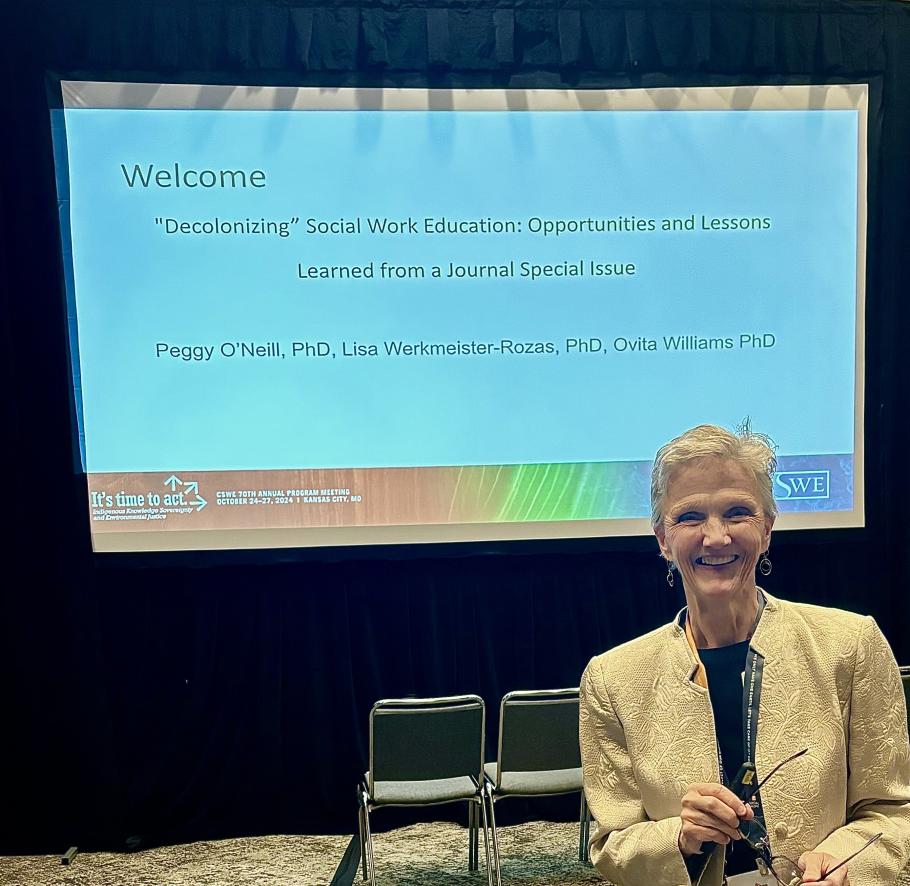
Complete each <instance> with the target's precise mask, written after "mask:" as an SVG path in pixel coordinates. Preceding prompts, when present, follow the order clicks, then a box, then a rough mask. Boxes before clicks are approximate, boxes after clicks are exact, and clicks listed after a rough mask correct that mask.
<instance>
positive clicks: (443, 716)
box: [368, 695, 486, 794]
mask: <svg viewBox="0 0 910 886" xmlns="http://www.w3.org/2000/svg"><path fill="white" fill-rule="evenodd" d="M485 726H486V712H485V709H484V704H483V699H482V698H481V697H480V696H479V695H450V696H445V697H443V698H387V699H383V700H382V701H377V702H376V704H374V705H373V710H372V711H370V775H369V778H370V783H369V785H368V789H369V791H370V794H372V793H373V784H374V783H375V782H377V781H426V780H429V779H435V778H456V777H458V776H465V775H468V776H471V777H472V778H474V779H476V780H477V781H478V783H481V782H482V779H483V743H484V729H485Z"/></svg>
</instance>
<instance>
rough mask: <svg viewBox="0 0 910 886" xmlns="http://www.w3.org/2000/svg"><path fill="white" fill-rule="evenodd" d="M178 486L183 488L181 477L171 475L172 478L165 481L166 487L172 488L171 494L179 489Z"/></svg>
mask: <svg viewBox="0 0 910 886" xmlns="http://www.w3.org/2000/svg"><path fill="white" fill-rule="evenodd" d="M177 484H180V485H181V486H183V480H181V479H180V478H179V477H175V476H174V475H173V474H171V476H170V477H168V478H167V480H165V481H164V485H165V486H170V487H171V492H173V491H174V490H175V489H176V488H177Z"/></svg>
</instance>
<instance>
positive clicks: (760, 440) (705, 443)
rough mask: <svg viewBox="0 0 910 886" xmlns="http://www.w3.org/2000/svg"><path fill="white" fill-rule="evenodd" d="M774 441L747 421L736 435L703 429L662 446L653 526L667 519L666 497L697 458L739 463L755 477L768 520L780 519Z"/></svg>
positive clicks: (713, 428)
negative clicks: (679, 471) (674, 477)
mask: <svg viewBox="0 0 910 886" xmlns="http://www.w3.org/2000/svg"><path fill="white" fill-rule="evenodd" d="M775 448H776V447H775V445H774V441H773V440H772V439H771V438H770V437H768V436H766V435H765V434H758V433H756V432H755V431H753V430H752V428H751V427H750V426H749V422H748V420H747V421H744V422H743V423H742V425H740V427H738V428H737V429H736V430H735V431H733V432H731V431H728V430H727V429H726V428H720V427H717V425H699V426H698V427H696V428H692V429H691V430H688V431H686V432H685V433H684V434H680V435H679V436H678V437H676V438H675V439H673V440H671V441H670V442H669V443H667V444H665V445H664V446H661V447H660V449H659V450H658V451H657V456H656V457H655V459H654V468H653V470H652V471H651V525H652V526H658V525H659V524H660V522H661V520H662V519H663V514H662V510H663V503H664V496H665V495H666V494H667V486H668V484H669V482H670V475H671V474H672V473H673V471H674V470H676V468H678V467H680V465H683V464H685V463H686V462H689V461H693V460H694V459H697V458H712V457H714V458H726V459H730V460H731V461H735V462H738V463H739V464H741V465H742V466H743V467H744V468H746V470H748V471H749V472H750V473H751V474H752V475H753V476H754V477H755V485H756V488H757V489H758V498H759V501H760V503H761V506H762V510H763V511H764V512H765V514H766V515H767V516H770V517H776V516H777V505H776V504H775V502H774V492H773V490H772V488H771V482H772V480H773V478H774V472H775V471H776V470H777V457H776V456H775V454H774V450H775Z"/></svg>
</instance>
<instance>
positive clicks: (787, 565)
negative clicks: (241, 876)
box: [0, 0, 910, 852]
mask: <svg viewBox="0 0 910 886" xmlns="http://www.w3.org/2000/svg"><path fill="white" fill-rule="evenodd" d="M0 43H2V45H0V65H2V68H0V73H2V75H3V81H2V83H0V101H2V118H0V119H2V130H0V151H2V166H0V290H2V293H3V316H2V322H0V351H2V356H0V360H2V363H0V367H2V369H3V372H4V377H5V381H6V384H5V393H6V397H5V400H4V409H3V419H4V423H3V428H4V434H3V437H4V438H5V440H6V441H7V443H8V446H9V448H8V455H7V459H6V462H5V465H4V471H3V475H2V476H3V482H2V483H0V489H2V494H3V505H2V507H3V512H4V514H5V516H6V517H7V520H6V522H7V524H8V528H7V530H6V534H5V536H4V538H5V540H6V550H5V557H4V561H3V566H2V567H0V570H2V571H0V581H2V584H3V590H2V600H0V631H2V635H0V640H2V647H0V648H2V652H0V656H2V678H0V679H2V680H3V687H2V688H3V711H4V718H3V719H4V722H5V727H4V729H3V730H2V732H3V737H2V739H0V741H2V742H3V745H4V749H3V756H2V759H3V762H4V764H5V765H4V777H3V782H4V785H5V790H4V792H3V794H4V801H3V804H4V811H5V812H6V813H7V815H5V816H4V817H5V818H7V819H8V822H7V824H6V825H5V826H4V827H3V828H2V829H0V846H2V848H3V849H4V850H6V851H18V852H23V851H53V850H62V849H65V848H66V846H68V845H70V844H72V843H79V844H80V845H82V846H111V847H122V846H124V845H125V842H124V841H125V840H126V839H127V838H128V837H130V836H141V837H143V838H144V839H145V840H146V841H153V840H186V839H196V838H202V837H213V836H226V835H234V834H244V833H265V832H303V833H327V832H333V831H338V832H344V831H347V832H350V831H352V830H353V828H354V827H355V816H354V806H353V787H354V784H355V782H356V780H357V778H358V774H359V773H361V772H362V771H363V767H364V764H365V759H366V721H367V713H368V711H369V707H370V705H371V703H372V702H373V701H374V700H375V699H377V698H379V697H382V696H397V695H406V694H417V695H436V694H443V693H450V692H469V691H470V692H479V693H480V694H481V695H483V697H484V698H485V699H486V700H487V702H488V704H489V706H490V708H491V711H490V714H491V715H490V717H489V731H490V733H491V737H492V735H493V734H494V732H495V728H496V725H497V724H496V708H497V704H498V699H499V698H500V697H501V695H502V694H503V693H504V692H505V691H507V690H510V689H517V688H531V687H556V686H568V685H575V684H576V683H577V682H578V677H579V674H580V672H581V669H582V668H583V666H584V664H585V662H586V661H587V659H588V658H589V657H590V656H591V655H592V654H594V653H596V652H599V651H601V650H603V649H605V648H607V647H609V646H612V645H615V644H617V643H619V642H622V641H624V640H626V639H629V638H631V637H633V636H635V635H637V634H639V633H642V632H643V631H645V630H648V629H650V628H653V627H655V626H657V625H658V624H660V623H662V622H664V621H666V620H668V619H669V618H670V617H671V616H672V614H673V613H674V612H675V611H676V609H677V608H678V607H679V606H680V605H681V603H680V598H679V596H678V595H674V594H673V593H672V592H670V591H668V590H667V588H666V585H665V584H664V581H663V575H662V572H663V570H662V567H661V564H660V561H659V560H658V559H657V557H656V556H655V554H656V546H654V545H653V544H651V543H645V542H643V541H641V540H627V541H621V540H620V541H613V542H609V543H603V544H599V545H597V544H587V545H584V546H579V545H573V544H564V545H550V546H547V547H541V546H535V545H530V544H522V545H512V546H499V547H497V548H483V549H481V548H478V547H467V548H459V549H451V550H440V549H429V548H427V549H417V550H411V551H408V552H406V553H407V556H404V557H395V558H390V557H389V556H388V555H387V554H386V553H384V552H382V551H370V552H367V553H366V556H359V557H358V558H356V559H345V558H344V556H343V554H342V555H341V556H340V559H339V554H338V552H336V553H335V554H334V555H333V556H335V557H336V559H335V560H332V561H326V560H320V559H319V558H310V559H307V558H299V557H295V555H294V554H292V553H282V554H280V555H278V556H274V557H268V556H257V557H256V558H253V559H250V560H246V561H245V560H243V559H238V560H235V561H232V562H227V561H226V560H225V559H224V558H222V559H220V560H219V559H218V558H198V559H181V560H175V561H164V562H161V561H159V562H152V563H149V561H137V560H134V559H131V558H129V557H121V558H114V559H108V560H105V559H103V558H95V557H93V556H92V555H91V554H90V552H89V549H90V545H89V540H88V530H87V519H86V516H87V514H86V503H85V488H84V481H83V480H82V479H81V478H80V477H79V476H78V475H75V474H74V472H73V460H72V444H71V408H70V403H69V397H70V393H69V390H68V385H69V382H68V375H67V363H66V338H65V315H64V307H63V299H62V296H61V282H60V268H59V258H58V233H57V228H56V217H55V213H56V198H55V194H54V183H53V165H52V155H51V145H50V136H49V126H48V114H47V97H46V77H47V75H48V73H50V74H51V75H53V74H64V75H69V76H73V75H75V76H79V75H86V76H94V77H109V78H112V79H130V78H137V79H152V80H174V81H182V82H206V81H216V82H217V81H220V82H227V83H254V84H255V83H263V84H270V83H292V84H293V83H299V84H303V85H319V84H321V85H328V86H331V85H411V86H426V85H431V86H447V85H456V86H472V87H485V86H486V87H489V86H497V87H503V86H516V87H532V86H534V87H552V88H564V87H572V88H603V87H610V86H648V85H686V84H691V85H696V84H726V83H761V82H798V83H805V82H832V81H856V80H860V81H865V82H869V83H870V84H871V86H872V99H873V104H872V110H873V113H872V130H873V132H872V141H871V148H872V150H871V156H870V183H871V188H870V213H869V224H870V228H869V268H868V279H869V286H868V293H867V344H866V353H867V372H866V404H867V428H866V431H867V434H866V484H867V500H868V527H867V528H866V529H864V530H851V531H838V532H835V531H832V532H826V533H802V534H797V535H794V534H789V535H787V534H779V535H778V536H777V537H776V538H775V542H774V548H773V558H774V564H775V566H774V573H773V575H772V577H771V579H770V580H769V581H768V582H767V587H768V589H769V590H770V591H771V592H772V593H776V594H779V595H781V596H784V597H790V598H793V599H799V600H804V601H809V602H817V603H822V604H829V605H839V606H845V607H848V608H852V609H856V610H859V611H863V612H868V613H871V614H873V615H875V616H876V618H877V619H878V620H879V622H880V623H881V625H882V627H883V629H884V631H885V633H886V635H887V636H888V637H889V639H890V640H891V642H892V644H893V646H894V648H895V652H896V654H897V656H898V658H899V659H900V660H902V661H905V662H910V638H908V637H907V629H908V627H910V617H908V612H907V606H906V604H905V598H906V594H907V576H908V575H910V533H908V520H910V518H908V503H910V484H908V479H907V470H906V464H905V462H906V458H905V451H906V424H907V423H906V421H904V420H903V413H904V410H905V408H906V407H905V403H906V402H907V394H906V391H907V390H908V389H910V370H908V361H907V359H906V352H907V345H906V333H905V330H907V329H908V328H910V326H908V319H910V318H908V310H907V302H908V299H907V292H906V283H905V281H906V278H907V274H906V272H905V268H904V265H905V245H904V244H905V243H906V242H907V240H908V235H910V210H908V205H910V200H908V196H910V178H908V176H910V173H908V164H907V158H908V157H910V7H908V6H907V5H906V4H903V3H898V2H871V0H870V2H855V0H813V2H808V0H782V2H778V0H750V2H745V0H743V2H734V0H715V2H691V3H688V4H682V3H671V2H658V0H651V2H648V0H625V2H604V0H600V2H598V0H566V2H556V0H547V2H543V0H540V2H534V0H524V2H522V0H500V2H490V0H452V2H450V3H425V2H417V0H414V2H404V0H384V2H381V0H376V2H363V3H359V4H356V5H355V4H352V3H349V2H335V3H331V2H320V3H309V4H305V3H300V2H294V0H288V2H284V3H280V2H277V0H273V2H254V0H243V2H192V0H179V2H178V0H157V2H100V0H95V2H87V0H58V2H54V0H36V2H32V3H20V4H12V3H10V4H3V7H2V9H0ZM566 161H567V162H572V158H571V157H567V158H566ZM805 334H806V335H811V334H812V331H811V330H806V333H805ZM724 381H725V382H726V381H727V380H724ZM734 381H735V380H734ZM719 383H720V380H719ZM780 383H781V385H793V384H798V379H791V378H781V381H780ZM667 393H668V396H672V382H671V381H670V380H668V392H667ZM762 396H774V392H773V391H767V392H763V394H762ZM653 408H655V409H659V408H660V404H658V403H655V404H653ZM769 430H771V431H772V433H773V429H769ZM453 554H454V556H453ZM492 746H493V745H492V740H491V751H492ZM553 808H554V809H555V810H556V812H555V813H554V814H566V815H571V814H573V812H574V807H571V806H568V807H565V806H558V807H553ZM535 809H536V811H537V812H539V807H535ZM512 810H514V811H512ZM436 814H440V813H439V811H437V813H436ZM442 814H445V813H444V812H443V813H442ZM522 814H523V812H522V810H521V807H520V804H518V803H516V804H515V806H514V807H512V809H510V808H508V807H507V808H504V810H503V815H505V816H507V817H508V816H509V815H514V816H520V815H522ZM389 815H390V816H391V815H392V814H391V813H389ZM387 820H388V821H392V820H394V817H390V818H389V819H387ZM377 823H378V824H381V823H382V822H381V821H377Z"/></svg>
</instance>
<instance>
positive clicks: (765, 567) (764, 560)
mask: <svg viewBox="0 0 910 886" xmlns="http://www.w3.org/2000/svg"><path fill="white" fill-rule="evenodd" d="M758 571H759V572H760V573H761V574H762V575H764V576H768V575H770V574H771V561H770V560H769V559H768V552H767V551H764V552H763V553H762V555H761V558H760V559H759V561H758Z"/></svg>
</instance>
